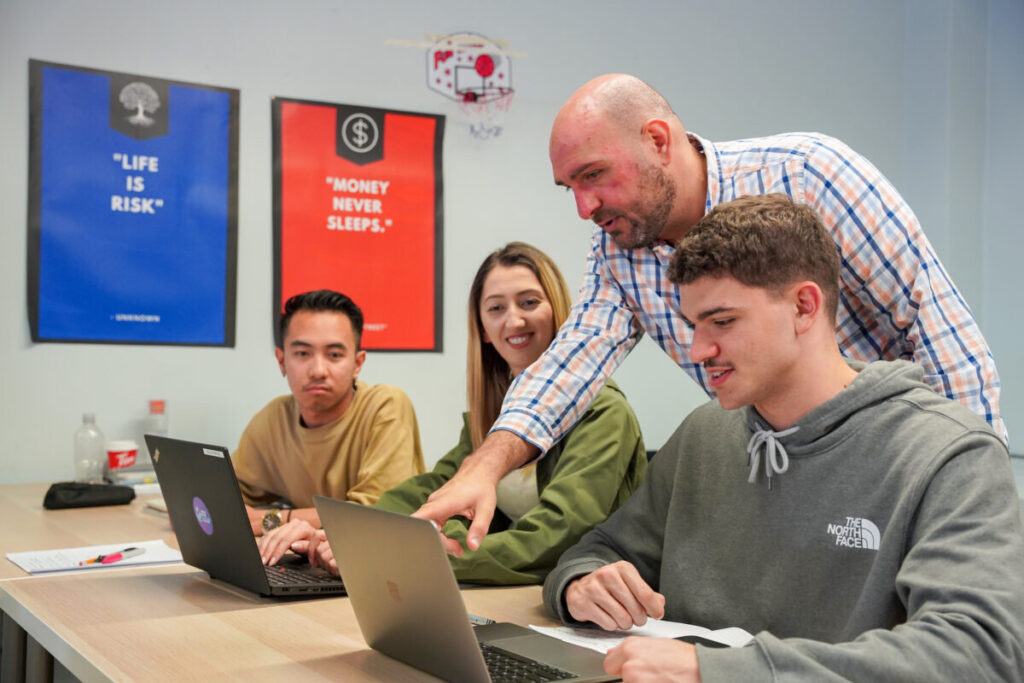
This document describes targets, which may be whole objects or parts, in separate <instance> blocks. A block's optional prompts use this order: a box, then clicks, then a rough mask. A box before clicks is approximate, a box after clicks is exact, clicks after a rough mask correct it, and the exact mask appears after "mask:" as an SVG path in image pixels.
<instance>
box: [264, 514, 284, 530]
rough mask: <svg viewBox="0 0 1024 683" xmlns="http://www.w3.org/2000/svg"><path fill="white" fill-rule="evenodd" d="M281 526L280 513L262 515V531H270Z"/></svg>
mask: <svg viewBox="0 0 1024 683" xmlns="http://www.w3.org/2000/svg"><path fill="white" fill-rule="evenodd" d="M279 526H281V513H280V512H278V511H277V510H271V511H270V512H268V513H267V514H265V515H263V530H264V531H270V530H271V529H276V528H277V527H279Z"/></svg>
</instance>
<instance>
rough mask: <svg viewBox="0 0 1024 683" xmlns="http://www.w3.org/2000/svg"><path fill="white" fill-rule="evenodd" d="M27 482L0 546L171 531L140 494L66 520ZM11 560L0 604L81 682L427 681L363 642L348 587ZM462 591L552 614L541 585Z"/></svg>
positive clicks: (513, 616) (533, 619) (509, 611)
mask: <svg viewBox="0 0 1024 683" xmlns="http://www.w3.org/2000/svg"><path fill="white" fill-rule="evenodd" d="M30 489H31V486H20V485H19V486H0V500H2V501H6V503H7V504H8V505H10V504H11V502H12V501H14V502H15V504H14V505H13V507H14V509H15V513H14V517H15V519H16V520H20V521H22V522H26V523H30V524H31V529H30V530H31V531H32V532H33V533H34V534H36V535H35V537H33V538H31V539H22V538H20V536H19V537H15V538H8V536H6V535H5V537H4V538H3V546H2V547H0V550H3V552H5V553H6V552H9V551H13V550H26V549H35V550H41V549H48V548H57V547H72V546H76V545H97V544H100V543H113V542H121V541H124V540H136V541H137V540H144V539H151V538H164V539H165V540H168V541H170V540H171V539H168V538H166V537H165V536H161V535H160V531H161V529H163V530H164V531H165V532H166V533H169V532H170V530H169V528H168V527H167V521H166V519H165V518H161V517H159V516H156V515H154V514H151V513H148V512H145V511H144V510H143V509H142V504H141V503H138V502H136V503H133V504H132V505H131V506H123V507H121V508H119V510H120V514H113V515H112V511H113V510H114V509H113V508H107V509H106V511H105V512H104V509H103V508H93V509H90V510H83V511H79V514H82V513H90V514H82V517H81V518H77V519H73V517H75V515H74V514H69V513H67V512H65V511H60V512H59V513H57V514H52V513H51V511H42V509H41V506H40V507H39V509H38V510H37V509H34V508H33V504H35V505H37V506H38V504H39V503H40V502H41V501H42V491H43V490H45V486H43V487H41V488H40V489H39V491H38V493H39V495H38V497H36V496H35V493H36V491H32V490H30ZM33 501H35V503H33ZM19 506H24V507H19ZM111 515H112V516H111ZM89 516H91V517H92V519H91V523H89V521H87V517H89ZM100 527H107V529H106V531H104V530H102V529H101V528H100ZM51 534H52V535H51ZM118 534H119V535H118ZM10 543H23V544H22V545H21V546H20V547H9V544H10ZM2 561H3V562H4V563H8V564H9V562H7V560H6V559H3V560H2ZM15 570H17V572H19V573H20V575H21V577H22V578H7V579H5V580H0V610H2V611H3V612H4V613H5V614H6V615H7V618H8V619H9V620H10V621H12V622H14V623H15V624H16V626H17V627H20V628H21V629H23V630H24V631H25V632H26V633H27V634H28V640H29V641H35V643H36V646H35V647H36V649H37V650H40V651H44V652H48V653H50V654H52V656H53V657H55V658H56V659H57V660H59V661H60V662H61V663H62V664H63V665H64V666H65V667H66V668H67V669H68V670H69V671H70V672H71V673H73V674H74V675H75V676H77V677H78V678H80V679H82V680H83V681H108V680H110V681H136V680H154V681H161V680H174V681H182V680H232V679H240V680H241V679H244V680H246V681H261V680H274V681H281V680H286V681H287V680H292V681H299V680H301V681H307V680H313V681H315V680H344V681H379V680H385V681H406V680H408V681H421V680H422V681H433V680H436V679H434V678H433V677H431V676H428V675H427V674H424V673H422V672H419V671H417V670H415V669H413V668H411V667H409V666H407V665H405V664H402V663H401V662H398V661H396V660H393V659H391V658H389V657H385V656H384V655H381V654H379V653H377V652H375V651H373V650H370V649H369V648H368V647H367V646H366V644H365V643H364V641H363V638H362V635H361V634H360V632H359V628H358V625H357V623H356V621H355V616H354V614H353V613H352V609H351V607H350V604H349V601H348V598H316V599H303V600H288V601H284V600H274V599H270V598H261V597H259V596H256V595H253V594H251V593H248V592H246V591H243V590H240V589H237V588H235V587H233V586H230V585H228V584H225V583H222V582H220V581H212V580H210V578H209V577H208V576H207V575H206V574H205V573H204V572H201V571H199V570H196V569H193V568H192V567H189V566H187V565H184V564H177V565H160V566H153V567H142V568H122V569H109V570H95V571H90V572H67V573H62V574H52V575H44V576H33V577H27V576H26V575H25V574H24V572H21V570H19V569H17V567H15ZM11 573H12V572H10V571H7V572H6V574H7V575H10V574H11ZM463 598H464V599H465V601H466V608H467V609H468V610H469V611H470V612H472V613H473V614H478V615H481V616H487V617H491V618H493V619H496V620H499V621H512V622H516V623H520V624H524V625H525V624H545V625H553V624H554V622H553V621H552V620H551V619H550V618H549V617H547V616H546V614H545V613H544V611H543V608H542V605H541V593H540V587H539V586H527V587H513V588H479V589H467V590H464V591H463ZM5 638H6V628H5ZM5 650H6V648H5ZM28 650H29V655H28V656H29V657H31V651H32V648H31V647H30V648H28ZM29 663H31V662H29ZM26 669H27V670H28V672H27V677H28V678H31V677H32V676H38V677H41V678H45V677H46V672H45V671H44V672H43V673H42V675H41V676H40V674H39V672H38V671H36V672H33V670H32V667H30V666H28V667H26ZM4 680H5V681H6V680H7V678H6V677H5V678H4Z"/></svg>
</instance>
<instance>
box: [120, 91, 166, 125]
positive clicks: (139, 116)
mask: <svg viewBox="0 0 1024 683" xmlns="http://www.w3.org/2000/svg"><path fill="white" fill-rule="evenodd" d="M118 99H119V100H120V101H121V104H122V105H123V106H124V108H125V109H128V110H129V111H130V110H132V109H134V110H135V114H134V115H133V116H130V117H129V118H128V121H129V122H131V123H132V124H133V125H136V126H152V125H153V119H151V118H149V117H148V116H146V114H147V113H150V114H152V113H153V112H155V111H156V110H157V109H159V108H160V96H159V95H157V94H156V90H153V88H152V87H150V86H149V84H147V83H142V82H140V81H135V82H134V83H129V84H128V85H126V86H124V87H123V88H121V94H120V95H119V96H118Z"/></svg>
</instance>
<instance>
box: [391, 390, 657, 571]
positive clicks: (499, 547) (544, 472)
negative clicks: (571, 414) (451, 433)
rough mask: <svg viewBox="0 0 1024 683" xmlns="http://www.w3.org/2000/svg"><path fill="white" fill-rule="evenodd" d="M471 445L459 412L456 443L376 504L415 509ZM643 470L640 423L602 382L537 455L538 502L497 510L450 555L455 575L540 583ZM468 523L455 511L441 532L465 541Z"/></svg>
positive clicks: (620, 500)
mask: <svg viewBox="0 0 1024 683" xmlns="http://www.w3.org/2000/svg"><path fill="white" fill-rule="evenodd" d="M472 451H473V446H472V443H471V441H470V436H469V425H468V420H467V415H466V414H463V427H462V435H461V437H460V439H459V443H458V445H457V446H455V448H453V449H452V450H450V451H448V453H447V454H446V455H445V456H444V457H443V458H441V460H439V461H438V462H437V465H435V466H434V469H433V471H431V472H427V473H425V474H420V475H417V476H414V477H412V478H410V479H407V480H405V481H404V482H402V483H401V484H399V485H398V486H396V487H395V488H393V489H391V490H390V491H386V492H384V494H383V495H381V497H380V500H378V501H377V503H376V504H375V505H374V507H377V508H382V509H384V510H391V511H393V512H402V513H406V514H408V513H411V512H413V511H414V510H416V509H417V508H419V507H420V506H421V505H422V504H423V503H424V502H426V500H427V496H428V495H430V494H431V493H432V492H433V491H435V490H436V489H438V488H440V486H441V485H442V484H444V483H445V482H446V481H448V480H449V479H451V477H452V476H453V475H454V474H455V472H456V471H457V470H458V469H459V465H460V464H462V460H463V459H464V458H465V457H466V456H467V455H469V454H470V453H471V452H472ZM646 470H647V454H646V452H645V450H644V442H643V437H642V436H641V434H640V425H639V423H638V422H637V419H636V416H635V415H634V414H633V409H632V408H630V407H629V403H627V402H626V397H625V396H624V395H623V394H622V391H621V390H620V389H619V388H618V386H616V385H615V383H614V382H608V383H607V384H606V385H605V386H604V387H603V388H602V389H601V391H599V392H598V394H597V396H596V397H595V398H594V401H593V403H591V404H590V407H589V408H588V409H587V411H586V412H585V413H584V414H583V417H582V419H580V421H579V422H578V423H577V424H576V426H575V427H573V429H572V430H571V431H570V432H569V433H568V434H566V436H565V438H563V439H562V440H561V441H559V442H558V443H557V444H555V445H554V447H552V449H551V450H550V451H548V452H547V453H546V454H545V455H544V457H542V458H541V459H540V460H539V461H537V488H538V489H539V491H538V494H539V496H540V502H539V503H538V504H537V505H535V506H534V507H533V508H531V509H530V510H529V511H528V512H527V513H526V514H525V515H523V516H522V517H521V518H520V519H519V521H518V522H516V523H515V524H511V523H510V520H509V518H508V517H506V516H505V515H504V514H502V512H501V511H500V510H495V513H494V520H493V521H492V522H491V528H490V532H489V533H488V534H487V536H486V537H484V540H483V543H482V544H481V545H480V548H479V549H478V550H476V551H469V550H467V551H466V552H465V553H464V554H463V556H462V557H450V558H449V559H450V560H451V563H452V569H453V570H454V571H455V577H456V578H457V579H458V580H459V581H463V582H471V583H488V584H529V583H542V582H543V581H544V577H545V576H547V574H548V572H550V571H551V570H552V569H553V568H554V567H555V564H557V562H558V558H559V557H560V556H561V554H562V553H563V552H564V551H565V550H567V549H568V548H569V547H570V546H572V545H574V544H575V543H576V542H577V541H578V540H579V539H580V537H581V536H582V535H583V534H584V533H586V532H587V531H588V530H590V528H591V527H593V526H594V525H595V524H597V523H598V522H601V521H603V520H604V519H605V517H607V516H608V515H609V514H611V513H612V512H613V511H614V510H616V509H617V508H618V507H619V506H620V505H622V504H623V503H624V502H625V501H626V499H628V498H629V496H630V495H631V494H632V493H633V491H634V490H635V489H636V488H637V486H638V485H639V484H640V482H641V480H642V479H643V475H644V473H645V472H646ZM468 528H469V524H468V522H467V521H466V520H465V519H464V518H461V517H458V518H454V519H451V520H449V521H448V523H447V524H446V525H445V527H444V534H445V535H446V536H448V537H449V538H453V539H455V540H457V541H459V542H460V543H461V544H462V545H463V547H465V543H466V533H467V530H468Z"/></svg>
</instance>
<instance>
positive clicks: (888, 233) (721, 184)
mask: <svg viewBox="0 0 1024 683" xmlns="http://www.w3.org/2000/svg"><path fill="white" fill-rule="evenodd" d="M549 153H550V156H551V167H552V170H553V172H554V179H555V184H556V185H559V186H562V187H565V188H567V189H568V190H570V191H571V192H572V194H573V197H574V198H575V200H576V209H577V212H578V213H579V216H580V218H582V219H584V220H589V221H592V222H593V223H594V224H595V227H594V228H593V231H592V235H591V243H590V254H589V255H588V257H587V266H586V272H585V276H584V281H583V286H582V288H581V291H580V298H579V300H578V301H577V302H576V305H575V306H574V307H573V310H572V312H571V313H570V316H569V319H568V320H567V321H566V322H565V324H564V325H563V326H562V328H561V329H560V330H559V332H558V335H557V336H556V338H555V341H554V343H553V344H552V345H551V347H550V348H549V349H548V350H547V352H545V353H544V355H543V356H541V357H540V358H539V359H538V360H537V361H536V362H535V363H534V364H533V365H531V366H530V367H529V368H527V369H526V370H525V371H524V372H523V373H522V374H520V375H519V377H518V379H517V380H516V382H515V383H514V384H513V385H512V387H511V388H510V389H509V393H508V395H507V396H506V398H505V403H504V405H503V407H502V413H501V415H500V416H499V417H498V420H497V421H496V422H495V424H494V427H493V429H492V431H491V433H490V435H489V436H488V438H487V439H486V440H485V441H484V443H483V444H482V445H481V446H480V448H479V449H478V450H477V451H476V453H474V454H473V455H471V456H469V457H467V458H466V459H465V460H464V461H463V464H462V467H461V469H460V471H459V473H458V475H457V476H456V477H454V478H453V479H451V480H450V481H449V482H448V484H447V485H446V486H444V487H443V488H441V489H439V490H438V491H437V492H435V493H434V495H433V496H431V499H430V501H429V502H428V503H427V504H426V505H424V506H423V507H422V508H421V509H420V510H419V511H418V512H417V513H416V515H417V516H420V517H425V518H428V519H432V520H434V521H435V522H437V523H440V524H443V522H444V521H445V520H446V519H447V518H448V517H450V516H453V515H464V516H466V517H469V518H471V519H473V520H474V523H473V525H472V527H471V529H470V533H469V536H468V539H467V543H468V545H469V548H470V549H474V548H476V547H477V545H478V544H479V541H480V539H481V538H482V537H483V534H484V532H485V531H484V530H485V529H486V528H487V525H488V524H489V523H490V519H491V516H492V514H493V510H494V501H495V494H494V487H495V486H496V484H497V482H498V480H499V479H500V478H501V477H502V476H504V475H505V474H506V473H507V472H509V471H510V470H512V469H514V468H515V467H517V466H519V465H522V464H524V463H526V462H528V461H529V460H530V459H532V458H534V457H536V456H537V455H538V454H540V453H543V452H545V451H547V450H548V449H549V448H550V447H551V445H552V444H554V443H556V442H557V441H558V440H559V439H560V438H561V436H562V435H563V434H565V432H566V431H567V430H568V429H569V428H570V427H572V425H573V424H574V423H575V421H576V420H577V419H578V418H579V416H580V415H582V414H583V411H585V410H586V408H587V405H588V404H589V403H590V400H591V399H592V398H593V396H594V395H595V394H596V392H597V391H598V389H600V387H601V386H602V385H603V384H604V382H605V381H606V380H607V379H608V377H609V376H610V375H611V374H612V372H613V371H614V370H615V368H617V367H618V365H619V364H620V363H621V362H622V360H623V359H624V358H625V357H626V356H627V355H628V354H629V352H630V351H631V350H632V348H633V347H634V346H635V345H636V343H637V341H639V339H640V337H641V336H642V335H643V334H644V333H645V332H646V333H647V334H649V335H651V337H652V338H653V339H654V341H655V342H656V343H657V344H658V345H659V346H661V347H662V348H663V349H664V350H665V352H666V353H668V354H669V356H671V357H672V359H673V360H674V361H675V362H676V363H677V364H678V365H679V366H680V367H681V368H682V369H683V370H684V371H686V373H687V374H689V375H690V376H691V377H693V378H694V379H695V380H696V381H697V382H699V383H700V384H701V386H702V387H703V388H704V389H705V391H707V392H708V393H709V394H711V395H714V388H715V386H716V385H717V384H720V383H721V382H723V381H728V378H723V377H721V376H718V373H716V376H715V377H709V376H708V374H707V373H706V372H705V370H704V368H703V367H702V366H701V364H699V363H696V362H693V361H692V360H691V358H690V343H691V339H692V331H691V330H690V329H689V328H687V326H686V325H685V324H684V322H683V317H682V314H681V306H680V294H679V290H678V288H677V287H676V286H674V285H673V284H672V283H671V282H670V281H669V280H668V278H667V275H666V270H667V267H668V264H669V261H670V260H671V258H672V255H673V253H674V251H675V246H674V245H675V244H676V242H677V241H678V240H679V239H680V238H682V237H683V236H684V235H685V234H686V233H687V232H688V231H689V230H690V229H691V228H692V227H693V226H694V225H695V224H696V223H697V221H699V220H700V219H701V218H702V217H703V216H704V215H705V214H706V213H707V212H708V211H710V210H711V209H712V207H714V206H717V205H718V204H721V203H724V202H727V201H729V200H732V199H735V198H736V197H740V196H744V195H756V194H770V193H782V194H786V195H789V196H790V197H792V198H793V199H794V200H795V201H797V202H799V203H802V204H807V205H809V206H811V207H812V208H814V209H815V211H817V212H818V214H819V215H820V216H821V217H822V219H823V221H824V223H825V225H826V226H827V227H828V229H829V231H830V234H831V235H832V237H833V239H834V240H835V243H836V247H837V249H838V251H839V254H840V257H841V274H840V297H839V308H838V312H837V321H836V339H837V341H838V343H839V348H840V349H841V351H842V353H843V355H844V356H845V357H847V358H850V359H854V360H861V361H865V362H870V361H874V360H896V359H903V360H912V361H914V362H916V363H918V364H919V365H921V367H922V368H923V369H924V373H925V382H926V383H927V384H928V385H930V386H931V387H932V388H933V389H935V391H936V392H938V393H939V394H942V395H945V396H948V397H949V398H951V399H953V400H957V401H960V402H962V403H963V404H964V405H966V406H967V407H968V408H970V409H971V410H973V411H974V412H975V413H977V414H978V415H980V416H981V417H982V418H984V419H985V420H987V421H988V423H989V424H990V425H991V426H992V427H993V429H994V430H995V431H996V433H997V434H999V435H1001V436H1002V437H1003V439H1004V441H1005V440H1006V429H1005V427H1004V425H1003V422H1002V419H1001V418H1000V415H999V378H998V375H997V374H996V368H995V361H994V360H993V358H992V354H991V352H990V351H989V348H988V345H987V343H986V342H985V339H984V337H983V336H982V334H981V331H980V330H979V329H978V325H977V323H976V321H975V320H974V316H973V315H972V314H971V312H970V309H969V308H968V307H967V304H966V302H965V301H964V299H963V297H962V296H961V295H960V293H959V292H958V291H957V289H956V286H955V285H954V284H953V282H952V281H951V280H950V279H949V276H948V275H947V274H946V271H945V269H944V268H943V266H942V264H941V263H940V262H939V258H938V256H937V255H936V254H935V252H934V250H933V249H932V246H931V245H930V244H929V242H928V239H927V238H926V237H925V235H924V233H923V232H922V230H921V226H920V224H919V223H918V221H917V218H915V216H914V214H913V212H912V211H911V210H910V207H909V206H907V204H906V202H905V201H903V199H902V198H901V197H900V195H899V193H898V192H897V191H896V189H895V188H894V187H893V186H892V184H891V183H890V182H889V181H888V180H886V179H885V177H884V176H882V174H881V173H880V172H879V171H878V169H876V168H875V167H874V166H873V165H871V163H870V162H869V161H867V160H866V159H865V158H864V157H862V156H860V155H859V154H857V153H856V152H854V151H853V150H852V149H850V148H849V147H848V146H846V145H845V144H843V143H842V142H840V141H839V140H836V139H835V138H830V137H828V136H825V135H820V134H817V133H787V134H781V135H774V136H771V137H767V138H757V139H748V140H737V141H732V142H711V141H709V140H705V139H703V138H701V137H700V136H698V135H695V134H693V133H688V132H687V131H686V129H685V128H684V127H683V123H682V121H680V120H679V117H678V116H676V114H675V113H674V112H673V111H672V109H671V107H670V106H669V104H668V102H666V101H665V99H664V98H663V97H662V96H661V95H660V94H659V93H658V92H657V91H655V90H654V89H653V88H651V87H650V86H649V85H647V84H646V83H644V82H643V81H641V80H640V79H638V78H635V77H633V76H628V75H624V74H609V75H605V76H601V77H599V78H596V79H594V80H592V81H590V82H589V83H587V84H585V85H584V86H583V87H581V88H580V89H579V90H577V91H576V92H575V93H574V94H573V95H572V96H571V97H570V98H569V100H568V101H567V102H566V103H565V105H564V106H563V107H562V109H561V110H560V111H559V113H558V115H557V117H556V118H555V122H554V125H553V127H552V129H551V141H550V148H549ZM763 267H764V268H771V267H772V264H770V263H766V264H764V266H763ZM446 546H447V548H448V550H449V552H452V553H454V554H461V548H460V547H459V545H458V544H457V543H455V542H454V541H451V540H450V539H446Z"/></svg>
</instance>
